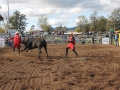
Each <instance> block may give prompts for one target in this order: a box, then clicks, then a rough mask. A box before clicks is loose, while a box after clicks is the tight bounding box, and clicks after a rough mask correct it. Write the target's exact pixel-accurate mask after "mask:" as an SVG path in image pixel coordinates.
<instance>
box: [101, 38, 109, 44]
mask: <svg viewBox="0 0 120 90" xmlns="http://www.w3.org/2000/svg"><path fill="white" fill-rule="evenodd" d="M109 43H110V42H109V38H106V37H105V38H102V44H109Z"/></svg>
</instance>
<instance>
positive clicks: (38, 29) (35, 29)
mask: <svg viewBox="0 0 120 90" xmlns="http://www.w3.org/2000/svg"><path fill="white" fill-rule="evenodd" d="M31 31H44V29H42V28H34V29H33V30H31Z"/></svg>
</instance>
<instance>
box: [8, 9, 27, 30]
mask: <svg viewBox="0 0 120 90" xmlns="http://www.w3.org/2000/svg"><path fill="white" fill-rule="evenodd" d="M26 20H27V19H26V15H24V14H21V13H20V12H19V11H15V12H14V13H13V15H12V16H11V17H10V18H9V23H10V27H11V28H14V29H16V30H19V31H20V32H22V31H25V27H26V26H27V24H28V23H26Z"/></svg>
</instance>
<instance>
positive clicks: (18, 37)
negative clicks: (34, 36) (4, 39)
mask: <svg viewBox="0 0 120 90" xmlns="http://www.w3.org/2000/svg"><path fill="white" fill-rule="evenodd" d="M20 43H21V38H20V36H19V35H15V36H14V47H20Z"/></svg>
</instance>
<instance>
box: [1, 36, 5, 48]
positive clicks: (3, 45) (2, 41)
mask: <svg viewBox="0 0 120 90" xmlns="http://www.w3.org/2000/svg"><path fill="white" fill-rule="evenodd" d="M0 47H5V39H4V38H0Z"/></svg>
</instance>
